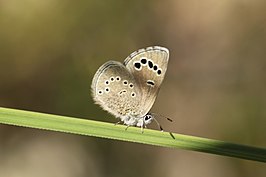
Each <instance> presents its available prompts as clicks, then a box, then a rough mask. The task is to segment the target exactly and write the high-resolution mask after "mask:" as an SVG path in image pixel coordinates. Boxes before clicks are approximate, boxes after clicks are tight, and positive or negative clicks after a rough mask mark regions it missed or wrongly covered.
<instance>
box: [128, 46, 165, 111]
mask: <svg viewBox="0 0 266 177" xmlns="http://www.w3.org/2000/svg"><path fill="white" fill-rule="evenodd" d="M168 58H169V51H168V49H166V48H164V47H159V46H155V47H148V48H146V49H140V50H138V51H136V52H134V53H132V54H131V55H130V56H129V57H127V58H126V59H125V61H124V64H125V65H126V68H127V69H128V71H129V72H130V73H131V74H132V75H133V76H134V78H135V80H136V82H137V84H138V85H139V88H140V91H141V94H142V98H141V101H140V104H141V116H144V115H146V114H147V113H148V112H149V111H150V109H151V107H152V105H153V103H154V101H155V99H156V97H157V94H158V91H159V89H160V86H161V84H162V81H163V79H164V76H165V73H166V70H167V65H168Z"/></svg>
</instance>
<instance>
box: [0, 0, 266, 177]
mask: <svg viewBox="0 0 266 177" xmlns="http://www.w3.org/2000/svg"><path fill="white" fill-rule="evenodd" d="M153 45H161V46H165V47H167V48H169V50H170V62H169V66H168V72H167V74H166V78H165V80H164V83H163V85H162V88H161V91H160V93H159V96H158V98H157V100H156V103H155V105H154V107H153V109H152V110H153V112H156V113H160V114H162V115H165V116H168V117H171V118H172V119H173V120H174V122H173V123H169V122H167V121H165V120H164V119H161V120H159V121H160V122H161V124H162V125H163V126H164V129H166V130H169V131H172V132H177V133H182V134H189V135H195V136H202V137H207V138H213V139H219V140H224V141H230V142H234V143H240V144H247V145H252V146H259V147H266V109H265V108H266V92H265V89H266V58H265V56H266V47H265V46H266V2H265V1H262V0H254V1H248V0H235V1H229V0H224V1H212V0H203V1H196V0H194V1H193V0H190V1H175V0H166V1H160V0H153V1H152V0H148V1H141V0H136V1H124V0H117V1H110V0H107V1H97V0H89V1H85V0H84V1H82V0H79V1H60V0H55V1H51V0H48V1H40V0H39V1H32V0H24V1H19V0H8V1H5V0H0V106H1V107H9V108H17V109H24V110H31V111H39V112H45V113H52V114H59V115H67V116H73V117H82V118H86V119H94V120H101V121H107V122H116V120H115V119H114V118H113V117H112V116H111V115H109V114H107V113H106V112H104V111H102V110H101V109H100V108H99V107H98V106H97V105H94V104H93V101H92V98H91V96H90V84H91V80H92V77H93V75H94V73H95V72H96V70H97V69H98V67H99V66H100V65H102V64H103V63H104V62H106V61H108V60H110V59H113V60H118V61H121V62H122V61H123V60H124V59H125V58H126V57H127V55H129V54H130V53H131V52H133V51H135V50H137V49H139V48H143V47H147V46H153ZM151 127H153V126H151ZM265 174H266V168H265V164H262V163H259V162H252V161H246V160H240V159H236V158H229V157H223V156H216V155H211V154H204V153H198V152H192V151H184V150H173V149H166V148H159V147H153V146H147V145H140V144H133V143H126V142H119V141H113V140H106V139H99V138H93V137H85V136H78V135H70V134H65V133H57V132H50V131H41V130H36V129H29V128H21V127H14V126H6V125H0V176H1V177H17V176H19V177H37V176H38V177H46V176H49V177H72V176H79V177H88V176H95V177H103V176H110V177H125V176H130V177H131V176H141V177H142V176H144V177H146V176H147V177H148V176H154V177H159V176H169V177H176V176H182V177H190V176H197V177H199V176H200V177H201V176H202V177H209V176H215V177H224V176H227V177H236V176H241V177H249V176H250V177H251V176H252V177H253V176H256V177H262V176H265Z"/></svg>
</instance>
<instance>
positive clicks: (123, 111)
mask: <svg viewBox="0 0 266 177" xmlns="http://www.w3.org/2000/svg"><path fill="white" fill-rule="evenodd" d="M91 88H92V95H93V98H94V100H95V102H96V103H97V104H99V105H100V106H101V107H102V108H103V109H104V110H106V111H108V112H110V113H112V114H113V115H115V116H116V117H119V118H121V120H122V121H125V119H127V118H128V117H129V116H135V117H137V116H138V115H139V114H140V113H139V110H140V104H139V103H140V101H141V100H140V99H141V96H140V94H141V92H140V89H139V87H138V86H137V83H136V81H135V79H134V76H133V75H132V74H131V73H130V72H129V71H128V70H127V68H126V67H125V66H124V65H123V64H122V63H120V62H116V61H108V62H106V63H105V64H103V65H102V66H101V67H100V68H99V69H98V71H97V72H96V74H95V75H94V78H93V80H92V86H91Z"/></svg>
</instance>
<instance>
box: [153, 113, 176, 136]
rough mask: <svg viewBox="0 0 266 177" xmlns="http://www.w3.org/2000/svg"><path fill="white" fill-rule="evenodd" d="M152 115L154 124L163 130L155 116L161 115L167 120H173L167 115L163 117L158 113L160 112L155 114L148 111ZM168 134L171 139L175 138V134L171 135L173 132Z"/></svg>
mask: <svg viewBox="0 0 266 177" xmlns="http://www.w3.org/2000/svg"><path fill="white" fill-rule="evenodd" d="M150 114H151V115H152V116H153V119H154V120H155V122H156V124H157V125H158V127H159V129H160V130H161V131H162V132H163V131H164V130H163V127H162V126H161V125H160V123H159V122H158V121H157V119H156V118H155V117H156V116H157V117H159V116H160V117H163V118H165V119H166V120H168V121H170V122H173V120H172V119H170V118H169V117H165V116H162V115H160V114H155V113H150ZM169 134H170V136H171V137H172V138H173V139H175V136H174V135H173V133H172V132H169Z"/></svg>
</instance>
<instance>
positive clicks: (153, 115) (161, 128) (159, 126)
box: [151, 113, 164, 132]
mask: <svg viewBox="0 0 266 177" xmlns="http://www.w3.org/2000/svg"><path fill="white" fill-rule="evenodd" d="M151 115H152V117H153V119H154V120H155V122H156V124H157V125H158V128H159V129H160V130H161V131H162V132H163V131H164V130H163V127H162V126H161V124H160V123H159V122H158V120H157V119H156V118H155V116H156V115H155V114H153V113H152V114H151Z"/></svg>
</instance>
